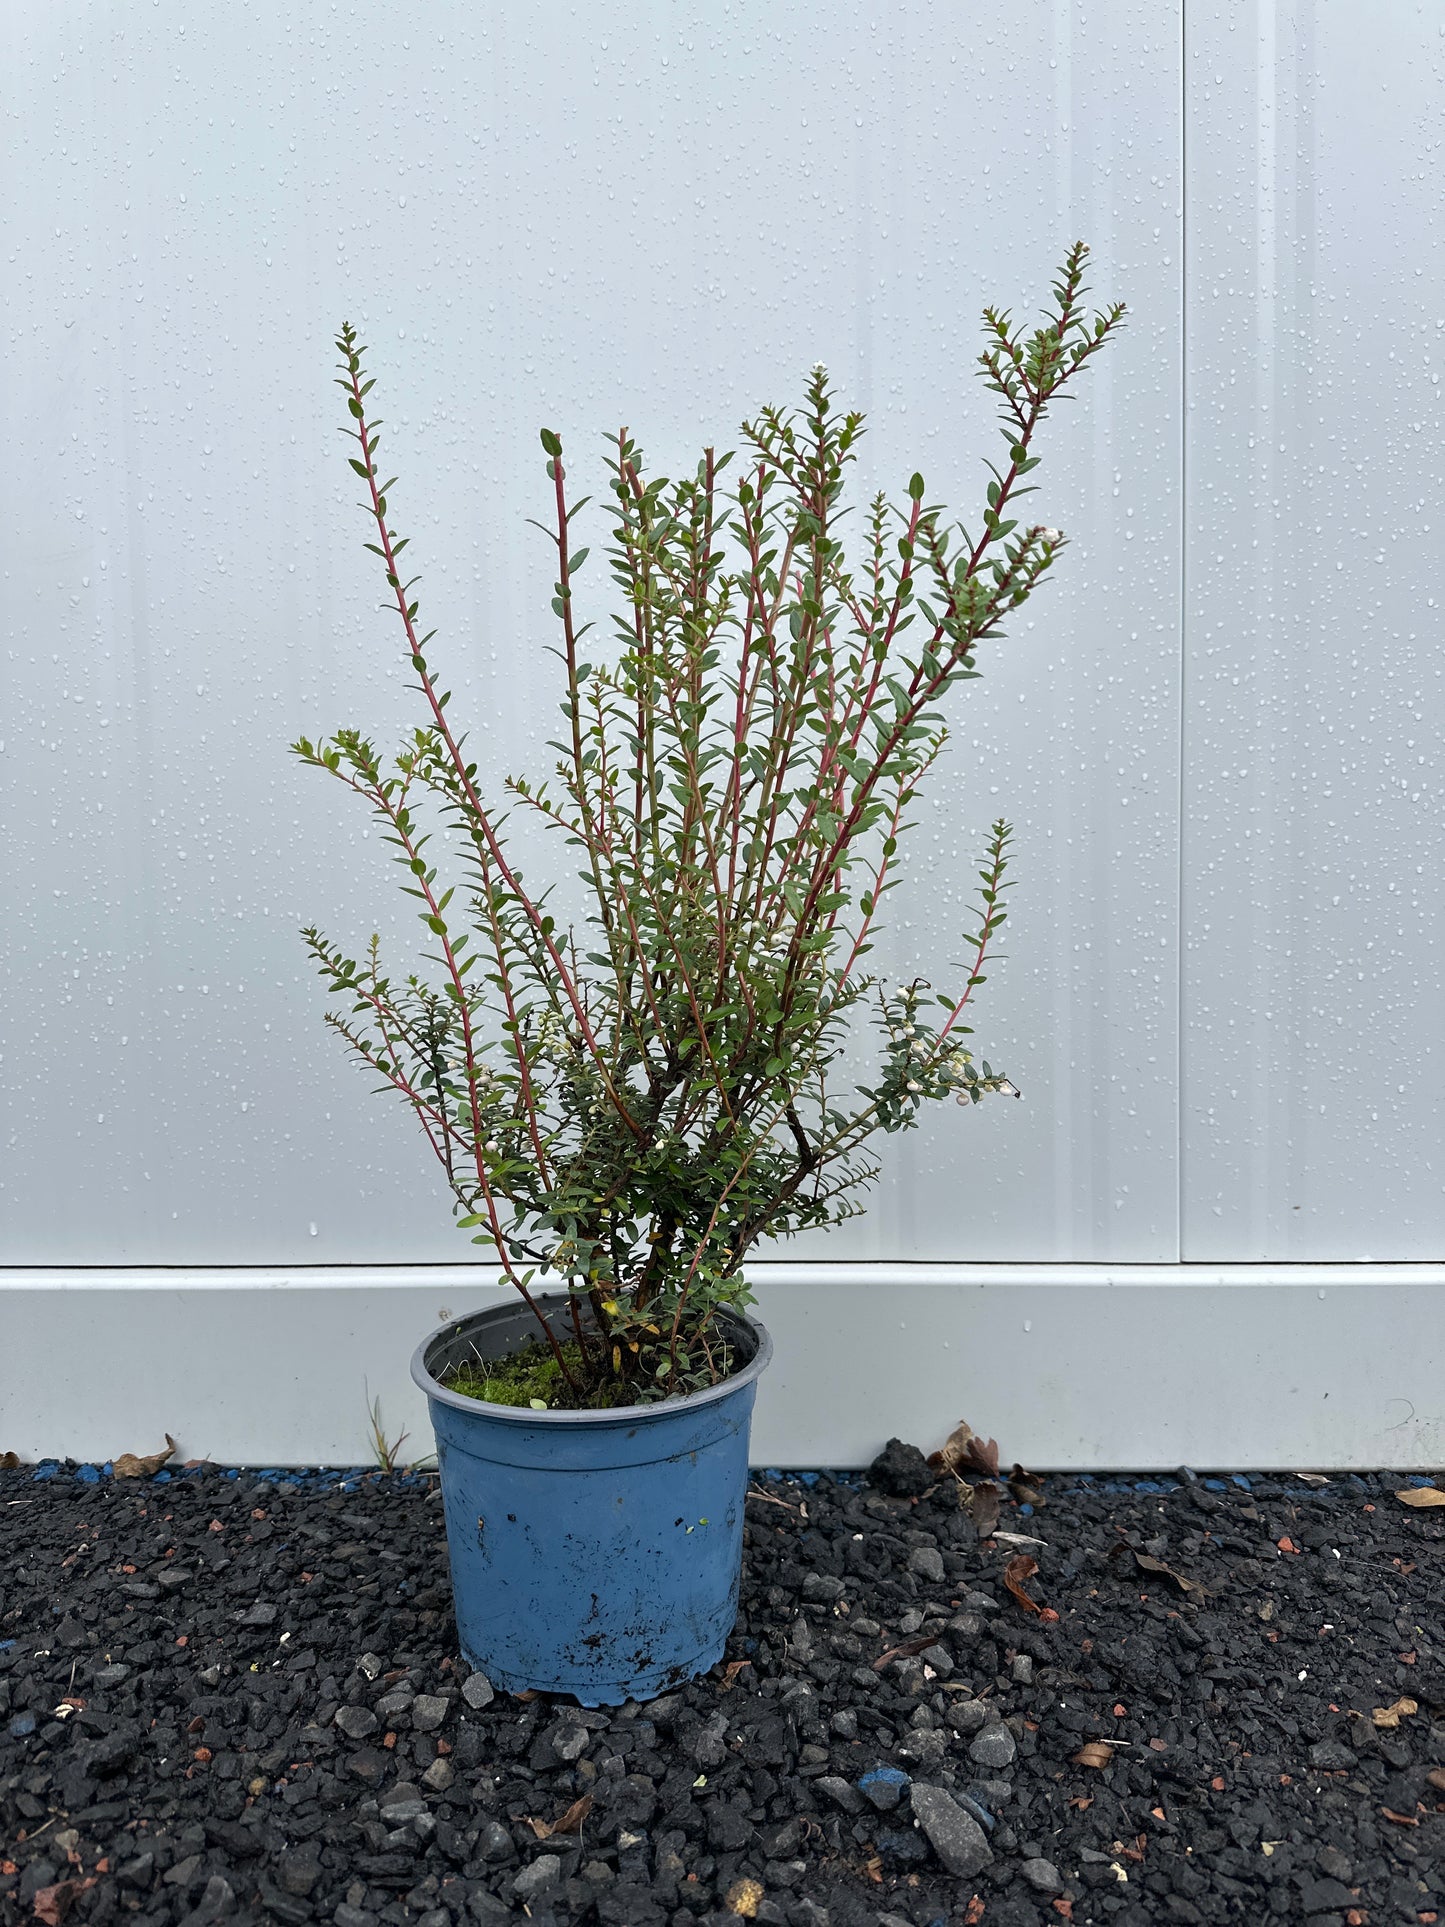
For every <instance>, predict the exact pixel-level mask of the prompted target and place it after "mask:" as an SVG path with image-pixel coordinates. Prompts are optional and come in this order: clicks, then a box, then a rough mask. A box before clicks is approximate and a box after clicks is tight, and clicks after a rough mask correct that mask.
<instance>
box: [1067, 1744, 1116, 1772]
mask: <svg viewBox="0 0 1445 1927" xmlns="http://www.w3.org/2000/svg"><path fill="white" fill-rule="evenodd" d="M1113 1758H1114V1749H1113V1747H1112V1746H1110V1745H1109V1744H1108V1742H1107V1741H1105V1740H1085V1742H1084V1744H1083V1745H1082V1746H1081V1747H1080V1748H1079V1750H1078V1752H1077V1753H1076V1754H1075V1755H1074V1757H1073V1762H1072V1764H1073V1765H1074V1766H1095V1767H1105V1766H1108V1765H1109V1764H1110V1762H1111V1761H1112V1760H1113Z"/></svg>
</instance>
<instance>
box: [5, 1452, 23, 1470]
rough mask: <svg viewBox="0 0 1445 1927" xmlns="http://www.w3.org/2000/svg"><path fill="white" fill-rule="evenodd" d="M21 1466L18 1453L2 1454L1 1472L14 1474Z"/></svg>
mask: <svg viewBox="0 0 1445 1927" xmlns="http://www.w3.org/2000/svg"><path fill="white" fill-rule="evenodd" d="M19 1464H20V1454H19V1453H18V1452H0V1472H13V1471H15V1469H16V1468H17V1466H18V1465H19Z"/></svg>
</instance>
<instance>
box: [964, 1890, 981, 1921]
mask: <svg viewBox="0 0 1445 1927" xmlns="http://www.w3.org/2000/svg"><path fill="white" fill-rule="evenodd" d="M982 1919H983V1901H982V1900H981V1899H980V1898H979V1896H978V1895H977V1894H975V1895H974V1897H973V1899H972V1900H970V1901H969V1903H968V1907H967V1909H966V1910H965V1912H964V1916H963V1927H978V1923H979V1922H980V1921H981V1920H982Z"/></svg>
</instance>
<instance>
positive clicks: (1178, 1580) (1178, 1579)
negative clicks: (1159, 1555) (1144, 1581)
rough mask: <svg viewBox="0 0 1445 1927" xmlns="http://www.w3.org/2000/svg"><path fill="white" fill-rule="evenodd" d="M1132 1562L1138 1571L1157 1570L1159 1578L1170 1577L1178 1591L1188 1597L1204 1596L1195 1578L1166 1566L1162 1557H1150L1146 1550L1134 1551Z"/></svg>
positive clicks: (1198, 1597) (1201, 1587)
mask: <svg viewBox="0 0 1445 1927" xmlns="http://www.w3.org/2000/svg"><path fill="white" fill-rule="evenodd" d="M1134 1564H1135V1565H1136V1566H1137V1567H1138V1568H1139V1570H1140V1572H1157V1573H1158V1574H1159V1576H1160V1578H1161V1579H1172V1580H1173V1582H1174V1584H1175V1585H1176V1586H1177V1587H1178V1588H1179V1590H1180V1592H1182V1593H1184V1594H1185V1595H1186V1597H1188V1598H1190V1599H1202V1598H1203V1597H1204V1588H1203V1586H1201V1585H1200V1583H1199V1581H1198V1580H1197V1579H1186V1578H1185V1577H1184V1574H1183V1573H1182V1572H1175V1570H1174V1568H1173V1567H1172V1566H1166V1565H1165V1563H1164V1561H1163V1560H1162V1559H1154V1558H1151V1556H1150V1555H1149V1554H1148V1553H1147V1552H1136V1553H1135V1554H1134Z"/></svg>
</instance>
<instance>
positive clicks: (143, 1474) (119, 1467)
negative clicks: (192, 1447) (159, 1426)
mask: <svg viewBox="0 0 1445 1927" xmlns="http://www.w3.org/2000/svg"><path fill="white" fill-rule="evenodd" d="M165 1440H166V1449H165V1451H164V1452H147V1453H146V1454H145V1456H144V1457H143V1458H141V1457H137V1455H136V1454H135V1453H134V1452H122V1453H121V1455H120V1457H119V1458H118V1459H117V1460H116V1461H115V1463H114V1465H113V1466H112V1467H111V1470H112V1471H113V1472H114V1473H115V1476H116V1477H117V1478H118V1479H145V1478H149V1477H150V1475H151V1473H152V1472H159V1471H160V1469H161V1467H162V1466H163V1465H164V1464H165V1462H166V1460H167V1459H169V1458H173V1457H174V1456H175V1453H176V1449H177V1448H176V1442H175V1440H174V1439H173V1438H172V1437H171V1435H170V1433H169V1432H167V1433H166V1435H165Z"/></svg>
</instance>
